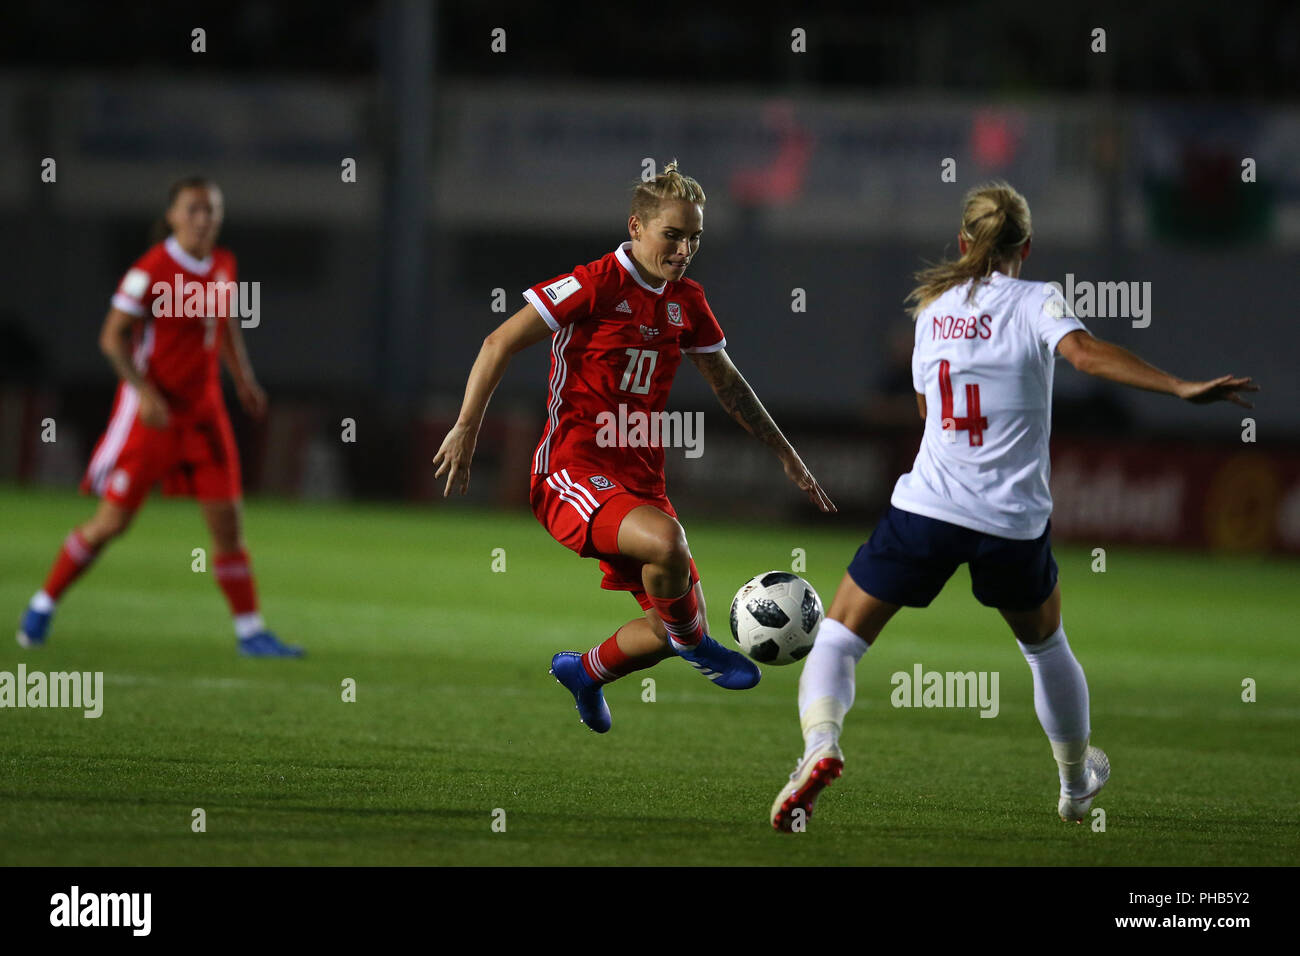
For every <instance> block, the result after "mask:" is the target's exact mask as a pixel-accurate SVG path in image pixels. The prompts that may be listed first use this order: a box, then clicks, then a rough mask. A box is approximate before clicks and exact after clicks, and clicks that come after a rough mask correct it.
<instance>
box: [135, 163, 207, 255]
mask: <svg viewBox="0 0 1300 956" xmlns="http://www.w3.org/2000/svg"><path fill="white" fill-rule="evenodd" d="M211 185H213V183H212V180H210V179H208V177H206V176H186V177H184V178H183V179H178V180H176V181H175V182H174V183H172V184H171V185H170V186H169V187H168V188H167V205H166V206H164V207H163V215H161V216H159V217H158V218H157V219H155V220H154V222H153V225H152V226H150V227H149V241H150V242H151V243H159V242H162V241H163V240H164V239H166V238H167V237H168V236H170V235H171V234H172V227H171V226H170V225H168V223H167V210H169V209H171V208H172V206H174V205H175V204H176V197H177V196H179V195H180V194H181V193H182V192H184V191H185V190H186V189H207V188H208V187H209V186H211Z"/></svg>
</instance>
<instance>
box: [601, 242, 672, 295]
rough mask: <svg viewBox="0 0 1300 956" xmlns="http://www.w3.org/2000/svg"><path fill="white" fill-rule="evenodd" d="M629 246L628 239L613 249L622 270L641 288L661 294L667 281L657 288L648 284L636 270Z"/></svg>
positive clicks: (630, 246) (666, 285) (630, 245)
mask: <svg viewBox="0 0 1300 956" xmlns="http://www.w3.org/2000/svg"><path fill="white" fill-rule="evenodd" d="M631 248H632V242H631V240H628V241H627V242H625V243H623V244H622V245H621V246H619V247H618V248H617V249H615V250H614V258H616V259H617V260H618V264H619V265H621V266H622V267H623V271H624V272H626V273H627V274H628V275H630V276H631V277H632V281H633V282H635V283H636V284H637V285H639V286H640V287H641V288H643V289H645V290H646V291H647V292H653V293H654V294H655V295H663V292H664V289H666V288H668V283H667V281H665V282H664V284H663V285H661V286H659V288H657V289H656V288H655V287H654V286H652V285H648V284H647V283H646V281H645V279H642V278H641V273H640V272H638V271H637V267H636V263H635V262H633V261H632V254H631V252H630V251H629V250H631Z"/></svg>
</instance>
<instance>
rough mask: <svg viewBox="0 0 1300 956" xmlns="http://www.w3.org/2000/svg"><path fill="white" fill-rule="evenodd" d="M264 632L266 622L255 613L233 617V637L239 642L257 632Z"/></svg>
mask: <svg viewBox="0 0 1300 956" xmlns="http://www.w3.org/2000/svg"><path fill="white" fill-rule="evenodd" d="M264 630H266V622H265V621H263V620H262V615H261V614H259V613H258V612H257V611H250V612H249V613H247V614H236V615H235V636H236V637H238V638H239V639H240V640H241V641H242V640H244V639H245V638H249V637H252V636H253V635H254V634H256V633H257V632H258V631H264Z"/></svg>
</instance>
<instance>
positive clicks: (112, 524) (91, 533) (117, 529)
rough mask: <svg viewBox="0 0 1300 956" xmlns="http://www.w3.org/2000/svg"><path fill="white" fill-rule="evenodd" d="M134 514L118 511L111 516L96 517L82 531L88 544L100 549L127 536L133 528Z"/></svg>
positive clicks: (111, 513)
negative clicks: (118, 538)
mask: <svg viewBox="0 0 1300 956" xmlns="http://www.w3.org/2000/svg"><path fill="white" fill-rule="evenodd" d="M132 517H134V512H130V511H122V510H116V511H113V512H110V513H109V514H104V515H96V517H95V518H94V520H92V521H91V522H90V524H88V525H86V527H85V528H84V529H83V530H82V535H83V537H85V539H86V543H87V544H90V545H92V546H95V547H98V546H100V545H103V544H107V543H108V542H109V541H111V540H112V539H113V538H117V537H120V536H121V535H123V534H125V533H126V531H127V529H128V528H130V527H131V519H132Z"/></svg>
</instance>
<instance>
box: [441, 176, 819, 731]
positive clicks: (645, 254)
mask: <svg viewBox="0 0 1300 956" xmlns="http://www.w3.org/2000/svg"><path fill="white" fill-rule="evenodd" d="M703 223H704V190H703V189H701V188H700V184H699V183H697V182H696V181H695V180H694V179H691V178H690V177H689V176H683V175H682V174H681V173H679V172H678V171H677V164H676V163H675V162H674V163H670V164H669V165H668V166H667V167H666V168H665V169H664V172H663V173H662V174H660V175H658V176H656V177H655V178H654V179H653V180H652V181H650V182H645V183H642V184H640V185H639V186H637V187H636V189H635V191H634V194H633V198H632V209H631V214H630V215H629V217H628V233H629V235H630V236H631V241H629V242H625V243H623V244H622V245H621V246H619V248H617V249H615V250H614V251H613V252H611V253H609V254H608V255H606V256H603V257H602V258H600V259H597V260H596V261H594V262H590V263H588V264H587V265H582V266H578V267H576V268H575V269H574V270H573V271H572V272H569V273H565V274H563V275H560V276H557V277H555V278H553V279H549V280H547V281H545V282H540V283H538V284H537V285H535V286H533V287H532V288H530V289H528V290H526V291H525V292H524V298H525V300H527V303H528V304H527V305H525V306H524V308H522V309H520V310H519V311H518V312H517V313H515V314H514V315H513V316H511V317H510V318H509V319H507V320H506V321H505V322H504V323H502V325H501V326H500V327H499V328H497V329H496V330H495V331H494V332H492V333H491V334H490V335H489V336H488V337H487V338H486V339H485V340H484V343H483V348H482V350H481V351H480V352H479V356H478V359H477V360H476V361H475V363H474V367H473V369H472V370H471V371H470V375H469V382H468V385H467V386H466V389H465V399H464V403H463V405H462V408H461V412H460V417H459V418H458V420H457V422H456V425H455V426H454V427H453V428H452V429H451V431H450V432H449V433H448V434H447V437H446V438H445V439H444V440H443V442H442V446H441V447H440V448H439V449H438V454H437V455H436V457H435V458H434V459H433V461H434V464H436V465H437V466H438V470H437V472H436V476H437V477H441V476H442V475H443V474H444V473H446V475H447V484H446V487H445V488H444V490H443V494H444V496H445V495H447V494H448V493H450V492H451V491H452V490H453V489H454V490H458V491H460V492H461V493H462V494H463V493H464V491H465V489H466V488H467V487H468V484H469V474H470V461H471V459H472V457H473V454H474V446H475V442H476V439H477V436H478V430H479V426H480V425H481V423H482V420H483V413H484V411H485V410H486V408H487V404H488V400H489V399H490V398H491V395H492V392H493V390H494V389H495V388H496V386H497V384H498V383H499V382H500V381H501V376H502V374H503V373H504V371H505V368H506V365H507V363H508V362H509V361H510V358H511V356H512V355H514V354H515V353H516V352H518V351H519V350H520V349H523V348H526V347H528V346H529V345H532V344H534V343H536V342H540V341H541V340H542V339H545V338H548V337H549V338H550V339H551V373H550V388H549V396H548V401H547V408H546V411H547V418H546V425H545V427H544V428H543V431H542V437H541V440H540V441H539V442H538V445H537V450H536V452H535V453H534V455H533V459H532V478H531V491H532V494H531V500H532V507H533V513H534V514H535V515H536V516H537V519H538V521H540V522H541V523H542V525H543V526H545V528H546V529H547V531H549V532H550V533H551V535H552V536H553V537H554V538H555V539H556V540H557V541H559V542H560V543H561V544H563V545H564V546H565V547H567V548H569V549H571V550H573V551H575V552H577V553H578V554H579V555H581V556H583V557H594V558H598V559H599V560H600V566H601V570H602V571H603V572H604V575H605V576H604V580H603V581H602V582H601V586H602V587H604V588H608V589H611V590H622V591H630V592H632V594H633V595H634V596H635V597H636V599H637V603H638V604H640V605H641V608H642V610H643V611H644V612H645V614H644V616H643V617H638V618H636V619H634V620H632V621H629V622H628V623H627V624H624V625H623V626H622V627H620V628H619V629H618V630H617V631H615V632H614V634H613V635H612V636H611V637H610V638H608V639H607V640H606V641H605V642H604V643H602V644H599V645H597V646H596V647H593V648H592V649H591V650H589V651H588V652H587V653H585V654H578V653H575V652H573V651H562V652H561V653H559V654H556V655H555V657H554V658H552V660H551V672H552V673H553V674H554V675H555V677H556V679H557V680H559V682H560V683H561V684H563V685H564V686H565V687H566V688H568V690H569V691H570V692H572V694H573V696H574V699H575V701H576V702H577V708H578V714H579V716H580V717H581V719H582V721H583V723H585V724H586V725H587V726H588V727H590V728H591V729H592V730H594V731H596V732H597V733H604V732H606V731H608V730H609V728H610V714H609V707H608V706H607V705H606V703H605V698H604V694H603V693H602V691H601V687H602V685H604V684H607V683H610V682H611V681H614V680H617V679H618V678H620V677H623V676H625V675H627V674H630V673H632V672H633V671H637V670H641V669H643V668H647V667H652V666H653V665H655V664H656V663H658V662H659V661H661V660H663V659H665V658H668V657H671V656H673V655H674V654H676V655H677V656H680V657H682V658H683V659H684V660H686V661H687V662H688V663H690V664H691V665H692V666H694V667H695V668H696V669H697V670H699V671H700V673H701V674H703V675H704V676H705V677H707V678H708V679H709V680H711V681H713V682H714V683H716V684H718V685H719V686H721V687H725V688H728V689H731V690H745V689H747V688H750V687H753V686H754V685H755V684H757V683H758V681H759V676H760V675H759V671H758V667H757V666H756V665H755V664H754V663H753V662H752V661H751V660H749V658H747V657H745V656H744V655H743V654H739V653H737V652H735V651H732V650H728V649H726V648H724V647H722V646H721V645H719V644H718V643H717V642H716V641H714V640H713V639H712V638H710V637H709V636H708V634H707V633H706V630H707V627H708V617H707V614H706V610H705V606H704V593H703V590H702V589H701V587H700V584H699V580H700V578H699V573H698V571H697V569H696V567H695V562H694V560H693V559H692V558H691V552H690V548H689V547H688V546H687V543H686V535H685V533H684V532H683V531H682V526H681V525H680V524H679V523H678V521H677V512H676V511H674V510H673V506H672V504H671V503H670V502H669V500H668V498H667V496H666V494H665V486H664V473H663V463H664V453H663V448H662V447H661V446H660V445H658V444H651V445H643V444H642V443H640V442H639V441H635V440H633V441H628V442H622V441H618V442H613V441H610V440H609V435H608V433H607V432H605V431H602V429H601V428H600V419H601V418H602V417H604V418H605V419H606V420H607V421H614V420H618V421H628V420H632V421H635V420H636V419H637V417H638V413H643V414H645V415H654V414H655V413H658V412H662V411H663V409H664V406H665V404H666V403H667V401H668V392H669V389H670V388H671V386H672V381H673V377H674V375H675V373H676V371H677V366H678V364H679V363H680V361H681V356H682V354H683V353H685V354H686V355H687V356H689V357H690V359H691V361H692V362H694V363H695V366H696V367H697V368H698V369H699V370H700V372H701V374H703V375H704V378H705V380H706V381H708V383H709V385H710V386H711V387H712V388H713V391H714V393H715V394H716V395H717V397H718V400H719V401H720V402H721V404H722V406H723V407H724V408H725V409H726V410H727V411H728V412H729V413H730V414H731V416H732V417H733V418H735V419H736V421H738V422H739V423H740V424H741V425H742V426H743V427H744V428H745V429H746V430H747V431H748V432H749V433H750V434H752V435H753V436H754V437H755V438H757V439H759V440H760V441H762V442H763V443H764V444H765V445H767V446H768V447H769V448H771V449H772V450H773V452H774V453H775V454H776V455H777V457H778V458H779V459H780V461H781V463H782V465H783V467H784V468H785V473H786V475H787V476H788V477H789V478H790V480H791V481H793V482H794V483H795V484H796V485H798V486H799V488H801V489H802V490H804V491H805V492H807V494H808V497H809V499H810V500H811V501H812V502H813V503H814V504H816V505H817V506H818V507H819V508H820V509H821V510H822V511H834V510H835V506H834V505H833V504H832V503H831V501H830V499H829V498H827V496H826V494H825V493H824V492H823V491H822V489H821V486H820V485H818V483H817V480H816V479H815V478H814V477H813V475H812V473H811V472H810V471H809V470H808V469H807V468H806V467H805V466H804V464H803V462H802V461H801V460H800V458H799V456H798V454H796V453H795V450H794V449H793V448H792V447H791V446H790V443H789V442H787V441H786V440H785V437H784V436H783V435H782V434H781V431H780V429H778V428H777V427H776V425H775V424H774V423H773V421H772V419H771V417H770V416H769V415H768V414H767V412H766V411H765V410H764V408H763V406H762V404H761V403H760V402H759V401H758V398H757V397H756V396H755V395H754V392H753V390H752V389H751V388H750V387H749V384H748V383H747V382H746V381H745V379H744V378H743V377H741V374H740V372H739V371H737V370H736V367H735V366H734V365H733V364H732V363H731V360H730V359H729V358H728V357H727V353H726V351H725V350H724V348H725V346H726V339H725V338H724V336H723V334H722V329H721V328H719V326H718V322H717V320H716V319H715V318H714V315H713V312H712V310H711V309H710V308H709V304H708V302H706V301H705V298H704V290H703V289H701V288H700V286H699V284H698V283H695V282H693V281H691V280H690V279H687V278H684V276H685V273H686V268H687V266H688V265H689V264H690V262H691V259H692V258H693V257H694V256H695V254H696V252H697V250H698V249H699V245H700V234H701V232H702V231H703ZM624 413H626V417H624ZM643 420H646V419H643Z"/></svg>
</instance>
